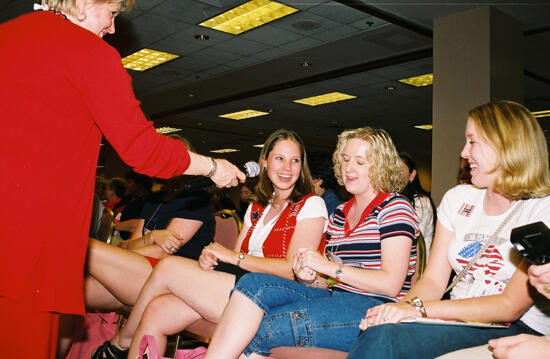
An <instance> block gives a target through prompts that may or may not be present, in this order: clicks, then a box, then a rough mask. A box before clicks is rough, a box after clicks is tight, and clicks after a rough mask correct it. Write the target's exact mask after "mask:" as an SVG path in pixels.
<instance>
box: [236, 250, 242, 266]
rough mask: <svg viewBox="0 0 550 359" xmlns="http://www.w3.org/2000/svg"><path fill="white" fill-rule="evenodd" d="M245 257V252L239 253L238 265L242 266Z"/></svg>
mask: <svg viewBox="0 0 550 359" xmlns="http://www.w3.org/2000/svg"><path fill="white" fill-rule="evenodd" d="M243 259H244V253H239V259H237V267H240V265H241V261H242V260H243Z"/></svg>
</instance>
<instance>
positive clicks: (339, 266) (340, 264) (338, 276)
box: [334, 263, 344, 281]
mask: <svg viewBox="0 0 550 359" xmlns="http://www.w3.org/2000/svg"><path fill="white" fill-rule="evenodd" d="M342 268H344V263H338V269H337V270H336V273H335V275H334V279H336V280H337V281H340V278H341V277H342V273H343V272H342Z"/></svg>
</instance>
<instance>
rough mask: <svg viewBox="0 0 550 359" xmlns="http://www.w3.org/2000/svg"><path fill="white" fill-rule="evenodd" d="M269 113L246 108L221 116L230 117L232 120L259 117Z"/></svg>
mask: <svg viewBox="0 0 550 359" xmlns="http://www.w3.org/2000/svg"><path fill="white" fill-rule="evenodd" d="M264 115H269V112H262V111H256V110H244V111H239V112H232V113H226V114H225V115H219V117H224V118H230V119H232V120H244V119H245V118H251V117H258V116H264Z"/></svg>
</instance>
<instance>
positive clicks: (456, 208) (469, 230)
mask: <svg viewBox="0 0 550 359" xmlns="http://www.w3.org/2000/svg"><path fill="white" fill-rule="evenodd" d="M485 192H486V190H484V189H479V188H476V187H474V186H472V185H459V186H456V187H454V188H453V189H451V190H449V191H448V192H447V193H446V194H445V196H444V197H443V199H442V200H441V204H440V205H439V208H438V211H437V217H438V220H439V222H440V223H441V224H442V225H443V226H444V227H445V228H447V229H448V230H450V231H452V232H454V233H455V238H454V239H453V241H452V242H451V245H450V246H449V250H448V259H449V262H450V263H451V266H452V267H453V270H454V271H455V272H456V273H457V274H458V273H460V271H461V270H462V268H464V267H465V266H466V265H467V264H468V263H469V262H470V260H471V259H472V257H473V256H474V255H475V254H476V253H477V252H478V251H479V250H480V249H481V247H482V246H483V244H484V243H485V241H487V240H489V238H490V237H491V236H492V235H493V233H494V232H495V230H496V229H497V227H498V226H500V224H501V223H502V222H503V221H504V219H505V218H506V216H507V215H508V213H509V212H510V211H512V209H513V208H514V206H515V205H517V203H516V204H515V205H514V206H512V208H510V209H509V210H508V211H506V212H505V213H502V214H500V215H497V216H489V215H486V214H485V213H484V211H483V198H484V197H485ZM523 202H525V203H524V204H523V207H522V208H521V209H519V211H518V212H516V213H515V214H514V215H513V216H512V217H511V218H510V220H509V221H508V223H507V225H506V226H505V227H504V228H503V229H502V231H501V232H500V234H499V235H498V236H497V239H496V241H495V244H494V246H493V245H491V246H489V248H488V249H487V250H486V251H485V253H484V254H482V255H481V257H480V258H479V259H478V261H477V262H476V264H475V265H473V266H472V267H471V268H470V269H469V270H468V274H467V275H465V276H464V277H463V279H462V280H461V281H460V282H458V283H457V284H456V286H455V287H454V288H453V289H452V291H451V298H452V299H459V298H471V297H479V296H482V295H491V294H498V293H500V292H501V291H502V290H503V289H504V287H505V286H506V284H508V282H509V281H510V278H511V277H512V275H513V274H514V271H515V270H516V266H517V265H518V264H519V263H520V261H521V260H522V258H523V257H522V256H521V254H519V252H517V251H516V250H515V248H514V246H513V245H512V244H511V243H510V232H511V231H512V228H515V227H519V226H522V225H526V224H529V223H533V222H538V221H542V222H544V223H545V224H546V225H547V226H550V196H548V197H545V198H532V199H528V200H525V201H523ZM474 277H475V278H477V279H478V280H475V281H474ZM549 315H550V301H548V300H546V299H545V298H543V297H542V296H537V299H536V302H535V305H533V306H532V307H531V308H530V309H529V310H528V311H527V312H525V314H524V315H523V316H522V317H521V318H520V319H521V320H522V321H523V322H524V323H525V324H527V325H528V326H529V327H531V328H533V329H535V330H537V331H539V332H541V333H543V334H550V316H549Z"/></svg>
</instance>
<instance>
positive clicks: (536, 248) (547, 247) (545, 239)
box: [510, 222, 550, 264]
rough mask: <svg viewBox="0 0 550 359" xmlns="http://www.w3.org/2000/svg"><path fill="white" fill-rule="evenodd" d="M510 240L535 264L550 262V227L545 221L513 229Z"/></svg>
mask: <svg viewBox="0 0 550 359" xmlns="http://www.w3.org/2000/svg"><path fill="white" fill-rule="evenodd" d="M510 242H512V244H513V245H514V247H515V248H516V249H517V250H518V251H519V252H520V253H521V255H523V256H524V257H525V258H527V259H529V260H530V261H531V262H533V263H534V264H545V263H549V262H550V229H548V227H547V226H546V225H545V224H544V223H543V222H535V223H530V224H527V225H525V226H521V227H516V228H514V229H512V233H511V235H510Z"/></svg>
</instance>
